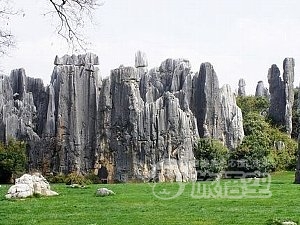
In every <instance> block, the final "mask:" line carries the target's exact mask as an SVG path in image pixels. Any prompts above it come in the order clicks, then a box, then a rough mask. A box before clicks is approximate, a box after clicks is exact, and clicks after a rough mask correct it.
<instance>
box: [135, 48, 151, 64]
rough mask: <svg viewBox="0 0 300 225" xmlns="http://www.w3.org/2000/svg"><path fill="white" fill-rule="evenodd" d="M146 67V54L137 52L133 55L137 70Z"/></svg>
mask: <svg viewBox="0 0 300 225" xmlns="http://www.w3.org/2000/svg"><path fill="white" fill-rule="evenodd" d="M147 66H148V60H147V56H146V53H144V52H141V51H137V52H136V53H135V67H136V68H139V67H147Z"/></svg>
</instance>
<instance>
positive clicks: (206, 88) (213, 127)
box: [192, 63, 223, 140]
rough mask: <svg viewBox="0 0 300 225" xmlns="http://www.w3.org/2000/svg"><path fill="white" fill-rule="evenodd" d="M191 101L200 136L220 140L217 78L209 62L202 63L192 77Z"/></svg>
mask: <svg viewBox="0 0 300 225" xmlns="http://www.w3.org/2000/svg"><path fill="white" fill-rule="evenodd" d="M193 101H194V102H193V105H192V110H193V112H194V114H195V116H196V118H197V124H198V130H199V135H200V137H209V138H215V139H221V140H222V138H223V132H222V130H221V129H219V128H220V127H221V101H220V92H219V80H218V77H217V74H216V73H215V71H214V68H213V66H212V65H211V64H210V63H202V64H201V67H200V71H199V74H196V75H195V76H194V78H193Z"/></svg>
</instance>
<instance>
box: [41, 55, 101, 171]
mask: <svg viewBox="0 0 300 225" xmlns="http://www.w3.org/2000/svg"><path fill="white" fill-rule="evenodd" d="M59 60H60V61H62V62H63V63H65V64H63V65H59V64H58V65H56V66H55V68H54V71H53V74H52V78H51V83H50V85H49V88H48V93H49V98H48V99H49V101H48V109H47V117H46V118H47V119H46V124H45V132H44V133H45V134H48V136H50V137H53V138H55V140H56V144H55V146H54V148H52V149H48V151H50V152H51V151H52V154H51V157H52V159H48V160H51V161H52V162H55V163H53V168H51V169H52V170H53V171H54V172H66V173H68V172H72V171H77V172H81V171H88V170H90V169H92V168H93V167H94V157H95V149H96V147H97V146H96V121H97V107H98V95H99V93H98V89H99V88H100V86H101V82H100V81H99V79H98V69H97V68H94V67H93V63H95V64H98V57H97V56H95V55H93V54H86V55H79V56H78V57H75V56H64V57H63V58H60V59H59ZM78 62H80V63H78ZM69 64H70V65H69ZM92 67H93V69H91V68H92Z"/></svg>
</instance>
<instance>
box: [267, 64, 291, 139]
mask: <svg viewBox="0 0 300 225" xmlns="http://www.w3.org/2000/svg"><path fill="white" fill-rule="evenodd" d="M294 66H295V62H294V59H293V58H286V59H285V60H284V62H283V69H284V72H283V80H282V79H281V77H280V70H279V69H278V67H277V66H276V65H272V67H271V68H270V69H269V72H268V81H269V86H270V108H269V115H270V118H271V119H272V120H273V121H274V122H275V123H276V124H277V125H280V126H283V127H284V128H285V130H286V132H287V133H288V134H289V135H290V134H291V132H292V107H293V102H294V90H293V84H294Z"/></svg>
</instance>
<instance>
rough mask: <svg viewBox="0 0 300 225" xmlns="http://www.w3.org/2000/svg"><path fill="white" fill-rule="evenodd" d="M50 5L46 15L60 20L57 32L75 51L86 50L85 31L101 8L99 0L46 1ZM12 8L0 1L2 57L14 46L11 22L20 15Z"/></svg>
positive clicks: (0, 48) (0, 47) (6, 1)
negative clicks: (94, 14) (12, 17)
mask: <svg viewBox="0 0 300 225" xmlns="http://www.w3.org/2000/svg"><path fill="white" fill-rule="evenodd" d="M46 2H49V3H50V8H49V11H48V12H46V13H45V14H44V15H49V14H50V15H52V16H54V18H57V19H58V22H57V23H58V26H57V27H56V31H57V33H58V35H60V36H61V37H63V38H64V39H65V40H66V41H67V43H68V44H69V46H70V47H72V49H73V50H77V49H81V50H84V51H85V50H86V46H87V39H86V37H85V36H84V35H83V29H84V27H85V25H86V24H87V22H91V21H92V14H93V12H94V11H95V9H96V8H97V6H100V5H101V4H100V3H99V0H46ZM18 13H19V12H16V11H14V10H13V8H12V7H11V2H10V1H9V0H0V24H1V25H0V56H2V55H4V54H7V51H8V49H9V48H10V47H12V46H14V36H13V34H12V33H11V32H10V30H9V20H10V17H11V16H13V15H16V14H18Z"/></svg>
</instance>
